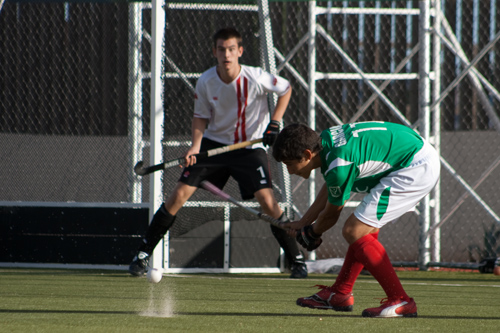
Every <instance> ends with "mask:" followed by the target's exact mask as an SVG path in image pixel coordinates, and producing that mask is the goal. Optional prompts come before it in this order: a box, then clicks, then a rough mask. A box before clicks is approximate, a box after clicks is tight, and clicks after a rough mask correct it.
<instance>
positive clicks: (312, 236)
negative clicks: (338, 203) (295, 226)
mask: <svg viewBox="0 0 500 333" xmlns="http://www.w3.org/2000/svg"><path fill="white" fill-rule="evenodd" d="M297 242H299V244H300V245H302V247H303V248H305V249H306V250H307V251H312V250H315V249H317V248H318V247H319V246H320V245H321V243H322V242H323V240H322V239H321V235H318V234H316V233H315V232H314V231H313V228H312V226H311V225H308V226H305V227H304V228H302V229H301V230H300V232H298V233H297Z"/></svg>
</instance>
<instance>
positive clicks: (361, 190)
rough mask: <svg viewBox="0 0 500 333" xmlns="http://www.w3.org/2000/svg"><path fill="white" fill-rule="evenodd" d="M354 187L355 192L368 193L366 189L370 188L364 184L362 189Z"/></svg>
mask: <svg viewBox="0 0 500 333" xmlns="http://www.w3.org/2000/svg"><path fill="white" fill-rule="evenodd" d="M355 189H356V191H354V192H357V193H368V191H369V190H370V189H369V188H368V186H366V187H365V188H364V189H360V188H359V187H356V188H355Z"/></svg>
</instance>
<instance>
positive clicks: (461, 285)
mask: <svg viewBox="0 0 500 333" xmlns="http://www.w3.org/2000/svg"><path fill="white" fill-rule="evenodd" d="M163 275H164V276H168V277H177V278H189V277H191V278H200V277H202V278H205V279H217V280H223V279H242V280H254V279H255V280H281V281H295V282H296V280H292V279H290V278H283V279H274V278H251V277H237V276H205V275H195V274H193V275H183V274H163ZM334 280H335V279H333V278H332V279H328V280H322V279H311V280H309V281H311V282H312V281H325V282H327V283H332V281H334ZM307 281H308V280H304V282H307ZM401 282H402V283H403V284H404V285H415V286H442V287H487V288H500V284H462V283H428V282H405V281H404V280H403V281H401ZM356 283H377V284H378V282H377V281H375V280H374V281H363V280H358V281H356Z"/></svg>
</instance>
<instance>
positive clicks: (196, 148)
mask: <svg viewBox="0 0 500 333" xmlns="http://www.w3.org/2000/svg"><path fill="white" fill-rule="evenodd" d="M207 123H208V119H205V118H198V117H193V121H192V123H191V147H190V148H189V150H188V151H187V152H186V154H185V155H184V157H185V158H186V161H187V163H186V165H185V166H186V167H187V166H190V165H193V164H195V163H196V157H195V156H194V155H195V154H198V153H199V152H200V148H201V139H202V138H203V133H205V128H206V127H207Z"/></svg>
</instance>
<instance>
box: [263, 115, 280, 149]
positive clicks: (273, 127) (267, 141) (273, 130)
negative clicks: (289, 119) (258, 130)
mask: <svg viewBox="0 0 500 333" xmlns="http://www.w3.org/2000/svg"><path fill="white" fill-rule="evenodd" d="M278 134H280V123H279V121H277V120H271V122H270V123H269V125H267V128H266V130H265V131H264V134H263V137H262V143H263V144H264V145H265V146H272V145H273V143H274V141H276V138H277V137H278Z"/></svg>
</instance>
